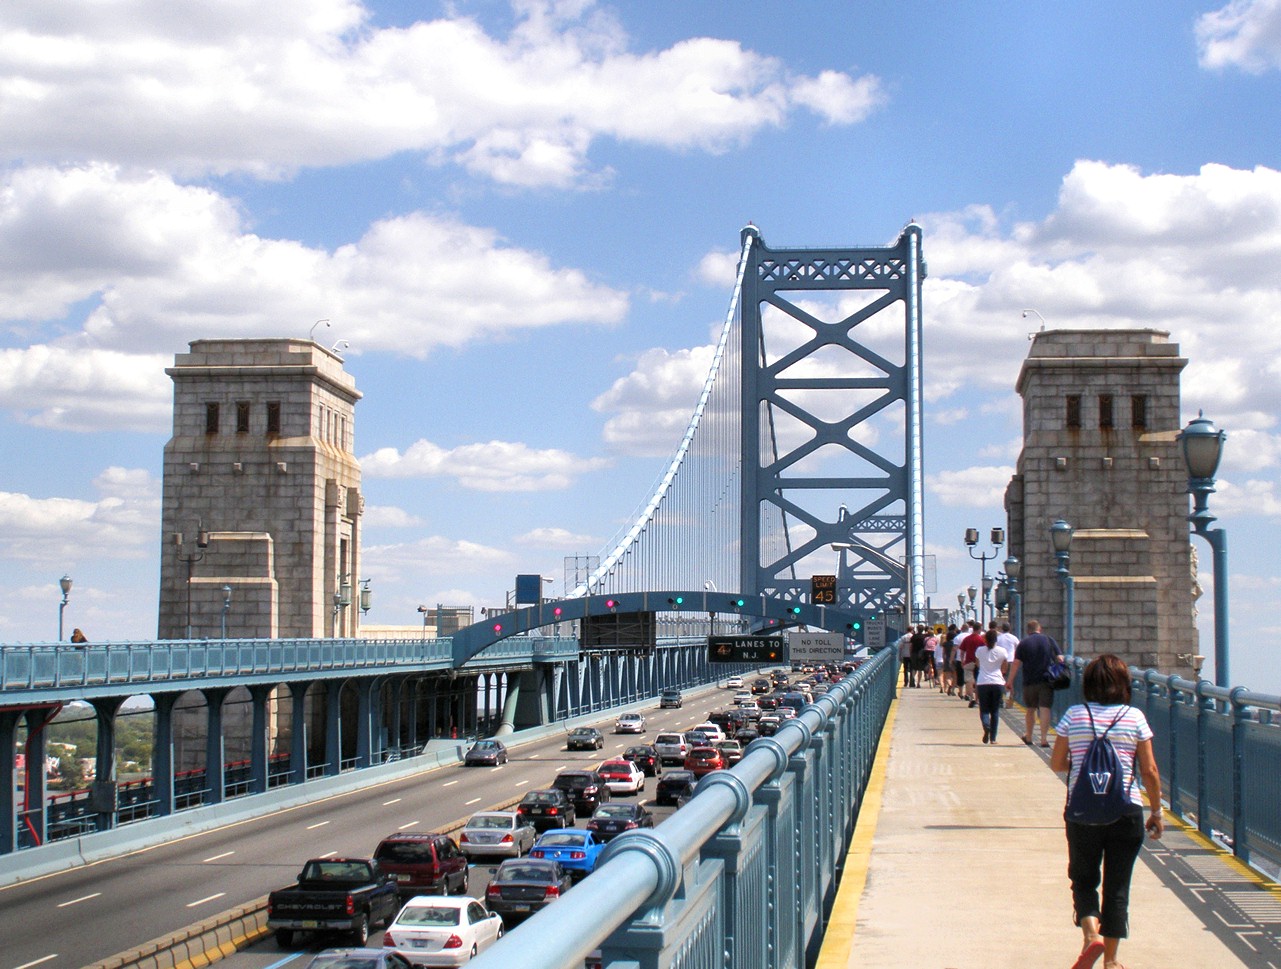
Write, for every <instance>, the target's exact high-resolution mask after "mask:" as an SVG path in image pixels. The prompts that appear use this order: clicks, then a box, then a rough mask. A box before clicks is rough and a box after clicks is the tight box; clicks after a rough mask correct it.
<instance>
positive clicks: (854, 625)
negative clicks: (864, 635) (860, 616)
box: [850, 619, 863, 632]
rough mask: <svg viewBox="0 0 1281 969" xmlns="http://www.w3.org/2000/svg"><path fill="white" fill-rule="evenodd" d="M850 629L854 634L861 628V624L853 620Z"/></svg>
mask: <svg viewBox="0 0 1281 969" xmlns="http://www.w3.org/2000/svg"><path fill="white" fill-rule="evenodd" d="M850 628H851V629H853V630H854V631H855V632H858V631H859V630H860V629H862V628H863V624H862V623H861V622H859V621H858V620H857V619H855V620H854V622H853V623H852V624H851V625H850Z"/></svg>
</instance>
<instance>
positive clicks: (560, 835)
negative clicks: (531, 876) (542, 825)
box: [529, 828, 605, 878]
mask: <svg viewBox="0 0 1281 969" xmlns="http://www.w3.org/2000/svg"><path fill="white" fill-rule="evenodd" d="M604 850H605V842H603V841H597V840H596V835H595V834H593V833H592V832H591V831H580V830H579V829H578V828H569V829H566V830H565V831H548V832H547V833H546V834H545V835H543V836H541V837H540V838H539V839H538V840H537V841H535V842H534V847H532V848H530V849H529V857H530V858H534V859H538V860H540V861H558V862H560V866H561V867H562V868H564V869H565V870H566V871H567V872H569V873H570V874H571V875H577V876H578V877H580V878H581V877H583V876H586V875H590V874H591V873H592V871H593V870H594V869H595V868H596V859H597V858H599V857H600V853H601V852H602V851H604Z"/></svg>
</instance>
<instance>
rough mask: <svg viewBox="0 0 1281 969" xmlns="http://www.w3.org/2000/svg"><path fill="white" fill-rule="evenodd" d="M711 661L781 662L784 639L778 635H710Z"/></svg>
mask: <svg viewBox="0 0 1281 969" xmlns="http://www.w3.org/2000/svg"><path fill="white" fill-rule="evenodd" d="M707 661H708V662H709V663H781V662H782V661H783V640H782V639H780V638H779V637H777V636H708V637H707Z"/></svg>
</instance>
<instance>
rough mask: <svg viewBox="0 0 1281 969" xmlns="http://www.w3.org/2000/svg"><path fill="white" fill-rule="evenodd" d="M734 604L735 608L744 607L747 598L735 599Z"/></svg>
mask: <svg viewBox="0 0 1281 969" xmlns="http://www.w3.org/2000/svg"><path fill="white" fill-rule="evenodd" d="M733 604H734V608H735V609H742V608H743V607H744V606H745V605H747V600H745V599H735V600H734V603H733Z"/></svg>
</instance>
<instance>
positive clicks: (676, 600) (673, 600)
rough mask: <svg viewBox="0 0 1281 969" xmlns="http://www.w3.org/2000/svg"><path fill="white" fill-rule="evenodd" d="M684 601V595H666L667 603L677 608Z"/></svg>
mask: <svg viewBox="0 0 1281 969" xmlns="http://www.w3.org/2000/svg"><path fill="white" fill-rule="evenodd" d="M684 602H685V597H684V596H668V597H667V604H668V605H669V606H676V607H677V608H680V606H681V605H682V604H683V603H684Z"/></svg>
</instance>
